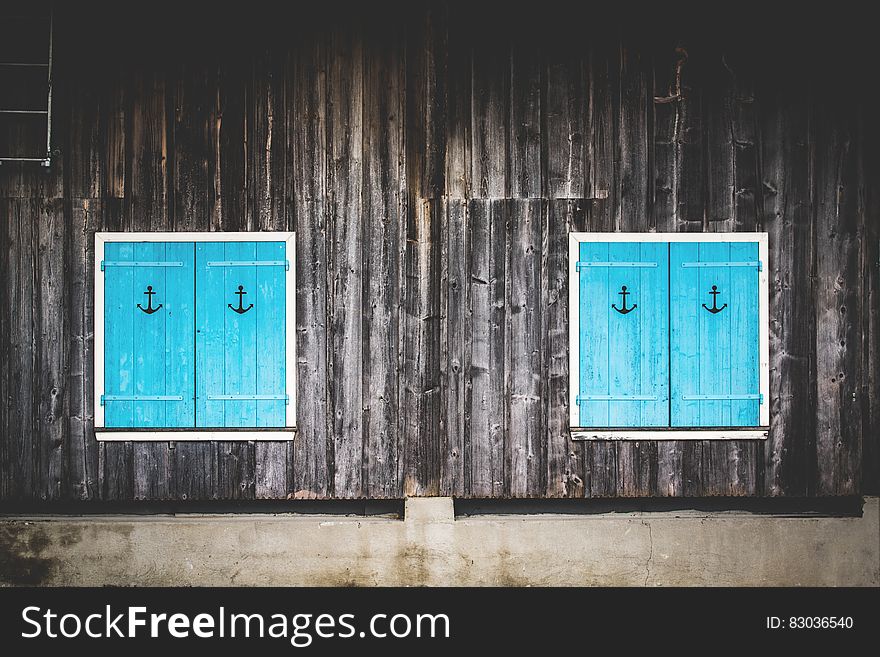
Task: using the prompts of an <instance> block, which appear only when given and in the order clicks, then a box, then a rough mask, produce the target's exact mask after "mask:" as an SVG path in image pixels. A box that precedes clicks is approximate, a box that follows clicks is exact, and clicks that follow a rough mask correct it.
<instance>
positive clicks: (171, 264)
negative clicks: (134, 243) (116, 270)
mask: <svg viewBox="0 0 880 657" xmlns="http://www.w3.org/2000/svg"><path fill="white" fill-rule="evenodd" d="M105 267H183V263H182V262H123V261H118V260H116V261H104V260H102V261H101V271H104V268H105Z"/></svg>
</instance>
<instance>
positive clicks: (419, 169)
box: [383, 3, 448, 203]
mask: <svg viewBox="0 0 880 657" xmlns="http://www.w3.org/2000/svg"><path fill="white" fill-rule="evenodd" d="M447 12H448V7H447V6H446V5H445V4H442V3H438V4H436V5H432V6H427V7H426V6H424V5H422V6H418V5H412V6H411V7H408V8H406V9H405V10H404V11H403V12H402V14H403V17H404V20H405V25H406V27H405V32H406V39H405V70H406V83H405V98H406V112H405V116H406V121H405V129H406V144H405V146H406V151H405V156H404V160H405V161H404V169H405V171H406V185H405V186H406V189H407V192H408V198H407V203H413V202H415V201H416V200H417V199H419V198H426V199H438V198H440V197H441V196H442V195H443V192H444V189H445V178H446V164H445V156H446V143H447V90H446V82H447V75H446V65H447V57H446V50H447V30H446V22H447V20H448V14H447ZM383 20H385V19H384V18H383Z"/></svg>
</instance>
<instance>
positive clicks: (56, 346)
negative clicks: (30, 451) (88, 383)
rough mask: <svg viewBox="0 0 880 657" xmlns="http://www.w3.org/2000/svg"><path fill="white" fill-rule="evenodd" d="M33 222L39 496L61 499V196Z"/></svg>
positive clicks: (64, 361)
mask: <svg viewBox="0 0 880 657" xmlns="http://www.w3.org/2000/svg"><path fill="white" fill-rule="evenodd" d="M34 209H35V210H36V211H38V214H36V215H35V217H34V220H35V222H36V224H37V230H38V238H37V245H38V251H37V257H38V259H39V262H38V266H37V270H36V280H35V287H36V288H38V290H35V292H37V294H38V296H37V299H36V301H37V304H36V308H35V310H36V318H35V333H36V342H37V345H38V346H37V349H38V355H37V363H38V366H37V369H38V371H39V382H38V388H37V396H36V397H35V399H36V401H37V408H36V411H37V432H36V435H35V436H34V440H35V441H37V442H38V444H39V460H38V466H37V468H38V472H37V474H38V476H39V480H40V485H39V488H38V490H37V491H35V493H36V494H38V495H39V497H41V498H42V499H50V500H53V499H58V498H60V497H62V493H63V491H62V476H63V446H64V444H65V443H66V437H67V423H66V422H65V421H64V417H65V414H66V409H65V404H66V397H67V381H66V377H65V373H66V370H67V349H66V346H67V345H66V344H65V340H64V337H65V335H66V332H67V330H68V329H67V312H66V310H67V309H66V304H65V302H64V275H63V272H64V245H65V239H66V231H67V223H66V222H65V220H64V212H63V203H62V201H61V200H56V201H48V202H45V203H44V202H40V203H39V206H38V207H35V208H34Z"/></svg>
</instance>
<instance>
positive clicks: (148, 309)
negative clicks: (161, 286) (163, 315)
mask: <svg viewBox="0 0 880 657" xmlns="http://www.w3.org/2000/svg"><path fill="white" fill-rule="evenodd" d="M144 294H146V295H147V307H146V308H144V307H143V306H142V305H141V304H138V305H137V307H138V308H140V309H141V310H143V311H144V312H145V313H147V314H148V315H152V314H153V313H154V312H156V311H157V310H159V308H161V307H162V304H161V303H160V304H159V305H158V306H156V307H155V308H153V295H154V294H156V293H155V292H153V286H152V285H147V291H146V292H144Z"/></svg>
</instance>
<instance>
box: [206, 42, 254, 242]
mask: <svg viewBox="0 0 880 657" xmlns="http://www.w3.org/2000/svg"><path fill="white" fill-rule="evenodd" d="M246 64H247V60H246V59H245V58H242V57H240V56H239V57H238V58H235V57H233V56H229V57H223V58H221V60H220V64H219V68H218V73H217V76H218V85H219V90H218V92H217V100H216V104H217V110H216V113H215V114H214V117H213V118H214V128H213V133H212V136H213V138H214V140H215V142H214V162H215V169H214V199H213V201H214V209H213V212H212V219H211V221H212V223H211V228H212V230H229V231H244V230H248V229H249V227H248V223H247V220H248V216H250V213H247V211H246V199H247V193H246V187H247V138H246V126H247V119H246V107H245V105H246V102H247V75H248V69H247V66H246ZM250 228H251V229H252V228H253V227H252V226H251V227H250Z"/></svg>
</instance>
